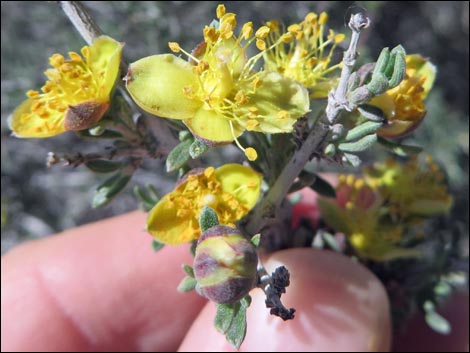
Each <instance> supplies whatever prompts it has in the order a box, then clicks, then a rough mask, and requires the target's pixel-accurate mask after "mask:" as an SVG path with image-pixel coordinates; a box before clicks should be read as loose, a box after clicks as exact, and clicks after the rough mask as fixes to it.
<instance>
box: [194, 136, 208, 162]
mask: <svg viewBox="0 0 470 353" xmlns="http://www.w3.org/2000/svg"><path fill="white" fill-rule="evenodd" d="M208 150H209V146H208V145H206V144H205V143H204V142H202V141H201V140H198V139H195V140H194V142H193V143H192V144H191V146H190V147H189V155H190V156H191V158H192V159H197V158H199V157H201V156H202V155H203V154H204V153H206V152H207V151H208Z"/></svg>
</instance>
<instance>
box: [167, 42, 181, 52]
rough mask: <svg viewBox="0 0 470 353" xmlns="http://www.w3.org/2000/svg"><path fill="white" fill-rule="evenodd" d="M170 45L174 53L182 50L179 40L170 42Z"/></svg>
mask: <svg viewBox="0 0 470 353" xmlns="http://www.w3.org/2000/svg"><path fill="white" fill-rule="evenodd" d="M168 46H169V47H170V50H171V51H172V52H173V53H179V52H180V51H181V47H180V45H179V44H178V43H177V42H168Z"/></svg>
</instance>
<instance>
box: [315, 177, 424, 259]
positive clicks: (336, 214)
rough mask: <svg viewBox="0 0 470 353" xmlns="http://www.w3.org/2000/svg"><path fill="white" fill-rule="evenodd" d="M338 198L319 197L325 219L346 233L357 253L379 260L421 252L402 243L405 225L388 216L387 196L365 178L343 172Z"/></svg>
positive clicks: (339, 181)
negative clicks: (384, 196) (383, 196)
mask: <svg viewBox="0 0 470 353" xmlns="http://www.w3.org/2000/svg"><path fill="white" fill-rule="evenodd" d="M336 194H337V198H336V199H335V200H333V199H327V198H320V199H319V200H318V205H319V207H320V211H321V215H322V217H323V219H324V220H325V222H326V223H327V224H328V225H329V226H330V227H331V228H333V229H334V230H335V231H337V232H341V233H344V234H345V236H346V237H347V239H348V241H349V243H350V244H351V246H352V247H353V248H354V249H355V251H356V253H357V255H359V256H360V257H362V258H366V259H373V260H376V261H387V260H391V259H395V258H400V257H413V256H419V255H420V252H419V251H417V250H416V249H412V248H404V247H401V246H400V242H401V240H402V235H403V232H404V226H403V225H402V224H401V223H400V222H397V223H395V222H392V221H391V220H390V219H389V218H388V217H387V209H386V208H385V204H384V199H383V198H382V196H381V195H380V193H379V192H378V190H377V189H375V188H374V187H372V186H370V185H368V184H367V181H366V180H365V179H364V178H359V177H355V176H353V175H347V176H346V175H341V176H340V177H339V180H338V185H337V187H336Z"/></svg>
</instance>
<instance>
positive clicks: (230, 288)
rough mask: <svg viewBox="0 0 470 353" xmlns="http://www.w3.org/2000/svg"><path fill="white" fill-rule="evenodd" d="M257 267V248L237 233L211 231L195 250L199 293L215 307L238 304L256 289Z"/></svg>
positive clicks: (222, 228) (232, 230) (225, 229)
mask: <svg viewBox="0 0 470 353" xmlns="http://www.w3.org/2000/svg"><path fill="white" fill-rule="evenodd" d="M257 264H258V255H257V253H256V249H255V247H254V246H253V244H252V243H251V242H250V241H249V240H248V239H246V238H244V237H243V236H242V235H241V233H240V232H239V231H238V230H237V229H235V228H230V227H227V226H220V225H219V226H215V227H212V228H210V229H208V230H206V231H205V232H204V233H203V234H202V236H201V237H200V238H199V241H198V245H197V247H196V256H195V258H194V266H193V268H194V276H195V278H196V280H197V286H196V289H197V290H198V291H199V292H200V293H201V294H202V295H204V296H205V297H206V298H207V299H209V300H212V301H214V302H216V303H219V304H231V303H235V302H237V301H239V300H240V299H242V298H243V297H244V296H245V295H246V294H248V292H249V291H250V290H251V289H252V288H253V287H254V286H255V284H256V267H257Z"/></svg>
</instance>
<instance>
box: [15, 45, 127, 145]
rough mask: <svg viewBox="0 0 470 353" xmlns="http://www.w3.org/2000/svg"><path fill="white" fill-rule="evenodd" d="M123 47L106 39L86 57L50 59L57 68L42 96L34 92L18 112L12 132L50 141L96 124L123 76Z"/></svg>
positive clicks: (71, 55)
mask: <svg viewBox="0 0 470 353" xmlns="http://www.w3.org/2000/svg"><path fill="white" fill-rule="evenodd" d="M122 47H123V45H122V44H121V43H119V42H117V41H115V40H114V39H112V38H110V37H106V36H101V37H99V38H97V39H96V40H95V41H94V42H93V44H92V45H91V46H90V47H88V46H85V47H83V48H82V51H81V53H82V55H83V57H82V56H80V55H79V54H77V53H75V52H70V53H69V59H66V58H64V57H63V56H62V55H60V54H54V55H52V56H51V57H50V59H49V63H50V64H51V66H52V67H53V68H52V69H48V70H47V71H46V72H45V75H46V76H47V78H48V81H47V82H46V83H45V85H44V86H42V88H41V92H39V91H33V90H30V91H28V92H27V96H28V99H27V100H26V101H24V102H23V103H21V105H20V106H19V107H18V108H17V109H16V110H15V111H14V113H13V115H12V116H11V118H10V128H11V130H12V131H13V134H14V135H15V136H18V137H50V136H54V135H57V134H60V133H63V132H65V131H67V130H83V129H87V128H89V127H91V126H93V125H94V124H96V123H97V122H98V121H99V120H100V119H101V117H102V116H103V114H104V113H105V111H106V110H107V109H108V106H109V96H110V93H111V91H112V89H113V86H114V83H115V81H116V78H117V76H118V73H119V63H120V60H121V50H122Z"/></svg>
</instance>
